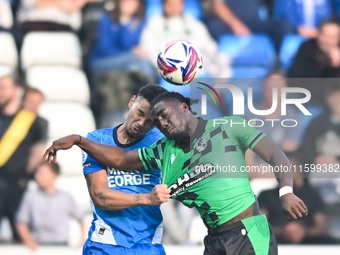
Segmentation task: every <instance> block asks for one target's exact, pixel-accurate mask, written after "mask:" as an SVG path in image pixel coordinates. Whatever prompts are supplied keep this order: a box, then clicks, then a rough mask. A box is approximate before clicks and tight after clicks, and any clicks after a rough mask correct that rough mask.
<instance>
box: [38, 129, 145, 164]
mask: <svg viewBox="0 0 340 255" xmlns="http://www.w3.org/2000/svg"><path fill="white" fill-rule="evenodd" d="M73 145H77V146H78V147H80V148H81V149H82V150H84V151H85V152H86V153H88V154H90V155H91V156H92V157H93V158H95V159H96V160H97V161H98V162H100V163H101V164H103V165H104V166H110V167H114V168H119V169H121V170H135V169H140V168H142V167H143V164H142V162H141V161H140V160H139V157H138V152H137V151H136V150H132V151H127V150H123V149H120V148H117V147H114V146H108V145H103V144H99V143H96V142H93V141H91V140H89V139H87V138H85V137H82V136H80V135H69V136H65V137H62V138H60V139H58V140H55V141H54V142H53V143H52V145H51V146H50V147H49V148H48V149H47V150H46V152H45V154H44V156H43V159H45V160H47V161H48V162H52V161H56V159H57V151H58V150H68V149H70V148H71V147H72V146H73Z"/></svg>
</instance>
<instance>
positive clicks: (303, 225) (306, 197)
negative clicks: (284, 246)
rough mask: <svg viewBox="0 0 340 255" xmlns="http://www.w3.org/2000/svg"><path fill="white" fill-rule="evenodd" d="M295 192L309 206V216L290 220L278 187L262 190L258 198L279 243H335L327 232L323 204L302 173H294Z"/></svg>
mask: <svg viewBox="0 0 340 255" xmlns="http://www.w3.org/2000/svg"><path fill="white" fill-rule="evenodd" d="M294 193H295V194H296V195H297V196H299V197H300V198H301V199H303V201H305V203H306V206H308V215H307V216H306V217H304V218H302V219H299V220H296V221H289V220H288V219H287V217H286V216H285V214H284V213H283V212H282V210H281V208H280V206H281V202H280V199H279V187H277V188H275V189H271V190H265V191H262V192H261V193H260V195H259V197H258V201H259V204H260V209H261V211H262V212H263V213H264V214H265V215H266V216H267V218H268V221H269V223H270V224H271V226H272V229H273V231H274V233H275V237H276V240H277V241H278V243H296V244H297V243H299V244H302V243H303V244H316V243H332V242H333V240H332V238H330V237H329V236H327V234H326V232H327V217H326V214H325V213H324V208H325V207H324V203H323V201H322V199H321V197H320V196H319V194H318V193H317V191H316V190H315V189H314V188H313V187H312V186H310V185H309V184H308V183H307V182H306V180H305V179H304V178H303V177H302V174H300V173H299V172H296V173H295V176H294Z"/></svg>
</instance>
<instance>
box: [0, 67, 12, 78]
mask: <svg viewBox="0 0 340 255" xmlns="http://www.w3.org/2000/svg"><path fill="white" fill-rule="evenodd" d="M13 71H14V70H12V69H11V68H10V67H8V66H1V65H0V76H4V75H10V74H12V73H13Z"/></svg>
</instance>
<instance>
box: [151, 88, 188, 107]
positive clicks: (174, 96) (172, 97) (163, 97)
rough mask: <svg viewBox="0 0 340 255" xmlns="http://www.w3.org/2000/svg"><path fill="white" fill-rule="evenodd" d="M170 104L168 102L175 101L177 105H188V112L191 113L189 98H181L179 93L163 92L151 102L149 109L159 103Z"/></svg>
mask: <svg viewBox="0 0 340 255" xmlns="http://www.w3.org/2000/svg"><path fill="white" fill-rule="evenodd" d="M161 101H163V102H170V101H177V102H179V103H185V104H187V105H188V107H189V110H190V111H191V103H192V101H191V99H190V98H189V97H185V96H183V95H182V94H181V93H178V92H165V93H163V94H160V95H159V96H157V97H156V98H155V99H154V100H152V102H151V107H150V108H151V109H152V108H153V107H154V106H155V105H156V104H157V103H159V102H161Z"/></svg>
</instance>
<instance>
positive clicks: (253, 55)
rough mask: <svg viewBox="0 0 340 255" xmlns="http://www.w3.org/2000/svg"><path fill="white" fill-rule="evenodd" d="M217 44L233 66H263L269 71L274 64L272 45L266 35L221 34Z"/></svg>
mask: <svg viewBox="0 0 340 255" xmlns="http://www.w3.org/2000/svg"><path fill="white" fill-rule="evenodd" d="M218 45H219V49H220V51H221V52H223V53H225V54H226V55H227V56H229V58H230V59H231V63H232V66H233V67H236V66H238V67H264V68H266V69H267V70H268V71H271V70H272V68H273V67H274V65H275V50H274V45H273V42H272V41H271V40H270V38H269V37H268V36H267V35H260V34H257V35H251V36H235V35H229V34H228V35H223V36H221V37H220V38H219V40H218Z"/></svg>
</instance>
